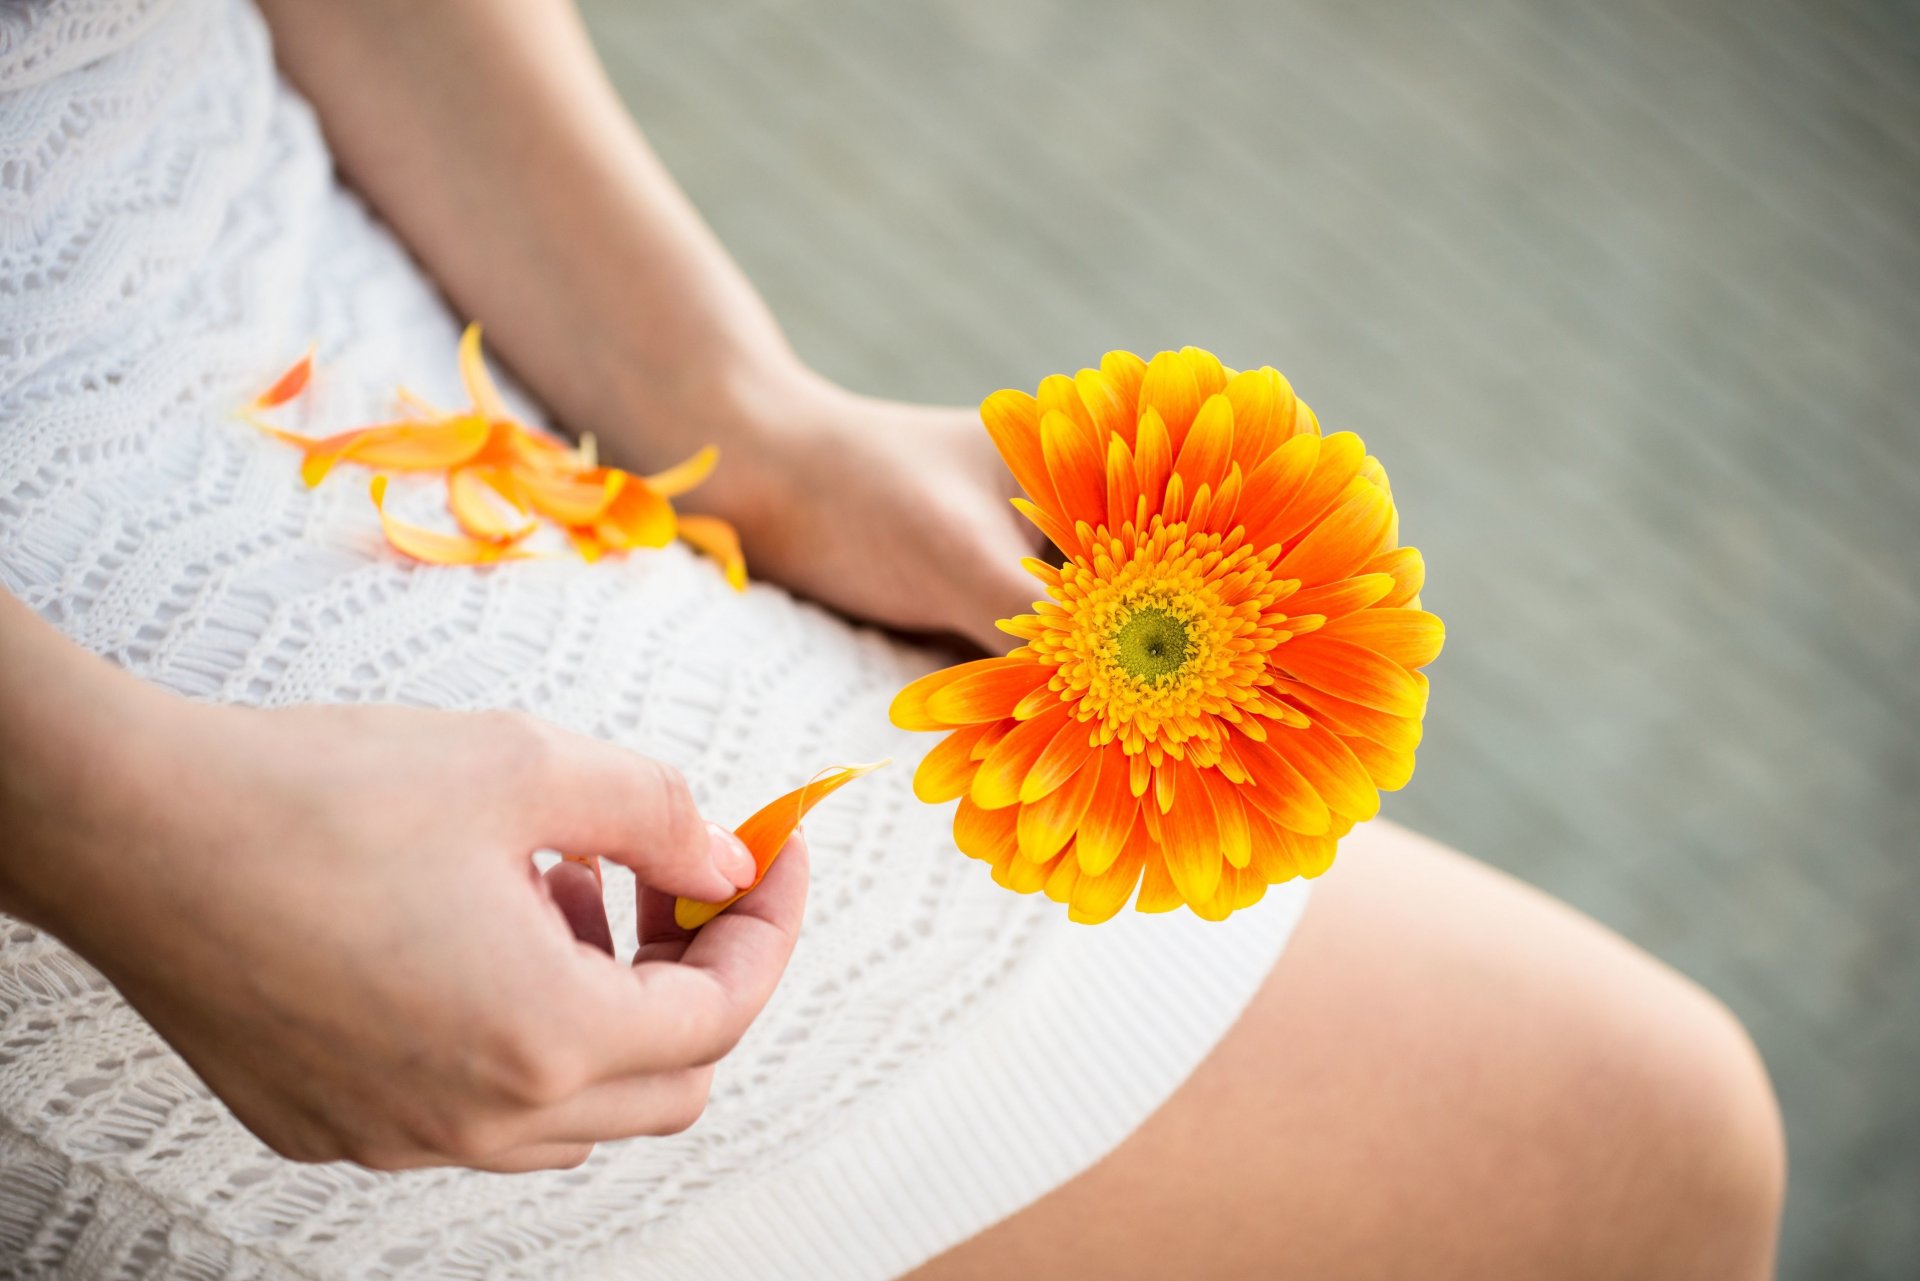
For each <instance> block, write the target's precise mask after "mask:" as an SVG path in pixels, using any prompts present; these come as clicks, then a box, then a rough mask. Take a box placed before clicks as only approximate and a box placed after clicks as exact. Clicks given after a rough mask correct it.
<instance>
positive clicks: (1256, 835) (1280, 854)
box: [1247, 805, 1300, 885]
mask: <svg viewBox="0 0 1920 1281" xmlns="http://www.w3.org/2000/svg"><path fill="white" fill-rule="evenodd" d="M1247 830H1248V843H1249V844H1250V845H1251V846H1252V847H1253V858H1252V860H1251V861H1250V862H1249V863H1248V864H1247V866H1248V867H1250V868H1251V869H1252V870H1253V873H1254V875H1255V876H1258V877H1259V878H1260V879H1262V880H1264V881H1266V882H1267V883H1268V884H1270V885H1277V884H1279V883H1280V882H1281V881H1290V880H1292V879H1293V878H1294V877H1296V876H1298V875H1299V874H1300V869H1299V867H1298V866H1297V865H1296V864H1295V863H1294V859H1293V840H1292V836H1293V834H1292V833H1290V832H1288V831H1287V830H1286V829H1285V828H1284V827H1281V826H1280V825H1279V824H1278V823H1276V822H1274V821H1273V820H1272V819H1271V818H1268V817H1267V816H1266V815H1265V814H1263V813H1262V812H1261V811H1260V810H1259V808H1258V807H1256V806H1252V805H1249V806H1248V807H1247Z"/></svg>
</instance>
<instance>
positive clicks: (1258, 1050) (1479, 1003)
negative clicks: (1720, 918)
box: [915, 824, 1784, 1281]
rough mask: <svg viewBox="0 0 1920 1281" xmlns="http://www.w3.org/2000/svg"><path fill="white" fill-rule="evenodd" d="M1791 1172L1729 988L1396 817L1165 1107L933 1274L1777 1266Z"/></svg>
mask: <svg viewBox="0 0 1920 1281" xmlns="http://www.w3.org/2000/svg"><path fill="white" fill-rule="evenodd" d="M1140 1017H1142V1018H1152V1017H1153V1012H1152V1011H1151V1010H1142V1011H1141V1012H1140ZM1783 1166H1784V1155H1783V1152H1782V1148H1781V1138H1780V1129H1779V1121H1778V1114H1777V1111H1776V1109H1775V1106H1774V1102H1773V1097H1772V1093H1771V1090H1770V1088H1769V1086H1768V1084H1767V1080H1766V1076H1765V1072H1764V1070H1763V1069H1762V1068H1761V1066H1760V1063H1759V1060H1758V1057H1757V1056H1756V1055H1755V1054H1754V1052H1753V1049H1752V1046H1751V1044H1750V1043H1749V1042H1748V1040H1747V1038H1746V1035H1745V1033H1744V1032H1743V1031H1742V1030H1741V1029H1740V1027H1739V1025H1738V1024H1737V1023H1735V1022H1734V1020H1733V1019H1732V1017H1731V1016H1730V1015H1728V1014H1727V1013H1726V1011H1725V1010H1724V1009H1723V1008H1722V1007H1721V1006H1719V1004H1718V1003H1716V1002H1715V1001H1714V1000H1713V999H1712V998H1711V997H1709V996H1707V995H1706V994H1705V993H1704V992H1702V991H1701V990H1700V989H1698V988H1697V987H1695V986H1693V985H1692V984H1691V983H1689V982H1687V981H1686V980H1684V979H1682V978H1680V977H1679V976H1678V975H1676V974H1675V973H1673V972H1672V971H1670V970H1668V969H1666V968H1665V967H1664V966H1662V965H1660V964H1659V963H1657V962H1655V961H1654V960H1652V959H1651V958H1650V957H1648V956H1646V955H1644V954H1643V953H1640V952H1638V951H1636V950H1635V949H1633V948H1632V947H1630V946H1629V945H1627V944H1626V943H1624V942H1623V941H1621V940H1620V939H1619V938H1617V937H1615V936H1614V935H1612V934H1610V933H1608V932H1606V931H1605V930H1603V929H1601V928H1600V927H1599V926H1597V925H1595V924H1594V923H1592V922H1591V921H1588V920H1587V919H1585V918H1584V917H1581V916H1579V915H1578V914H1576V913H1574V912H1572V911H1571V910H1569V909H1567V908H1565V907H1563V906H1561V905H1560V904H1558V903H1556V902H1554V901H1552V900H1551V899H1548V898H1547V897H1545V896H1544V895H1542V894H1540V893H1538V892H1536V891H1534V890H1532V889H1529V888H1528V887H1526V886H1524V885H1522V884H1520V883H1519V882H1516V881H1514V880H1512V879H1510V878H1508V877H1506V876H1503V875H1501V874H1499V873H1497V872H1494V871H1492V870H1490V869H1488V868H1486V867H1484V866H1481V865H1480V864H1477V863H1474V862H1472V861H1471V860H1468V859H1466V858H1463V857H1461V856H1460V855H1458V854H1455V853H1453V852H1452V851H1450V850H1447V849H1445V848H1443V847H1440V846H1438V845H1435V844H1433V843H1432V842H1429V841H1426V840H1424V839H1422V838H1420V837H1418V836H1416V835H1414V834H1412V833H1409V832H1407V831H1405V830H1404V829H1399V828H1395V827H1392V826H1390V825H1386V824H1374V825H1372V826H1371V827H1369V828H1363V829H1361V830H1360V831H1359V832H1356V833H1355V835H1354V837H1353V838H1351V839H1349V840H1348V841H1347V842H1346V843H1345V845H1344V847H1343V850H1342V854H1341V859H1340V862H1339V863H1338V864H1337V865H1336V866H1335V868H1334V870H1333V871H1332V872H1330V873H1328V875H1327V876H1326V877H1325V878H1324V880H1323V881H1322V882H1321V883H1320V885H1319V886H1318V887H1316V889H1315V891H1314V899H1313V903H1312V905H1311V906H1310V907H1309V909H1308V911H1307V915H1306V918H1305V920H1303V921H1302V922H1301V925H1300V927H1299V929H1298V931H1297V933H1296V934H1295V936H1294V939H1293V941H1292V942H1291V943H1290V944H1289V945H1288V947H1287V951H1286V953H1285V955H1284V956H1283V957H1282V959H1281V960H1280V962H1279V964H1278V965H1277V966H1276V967H1275V969H1274V972H1273V974H1272V975H1271V976H1270V977H1269V978H1268V980H1267V982H1266V985H1265V987H1264V988H1263V990H1262V991H1261V993H1260V994H1259V995H1258V996H1257V997H1256V998H1255V1000H1254V1002H1253V1003H1252V1005H1251V1006H1250V1007H1249V1008H1248V1010H1247V1012H1246V1014H1245V1015H1244V1016H1243V1017H1242V1019H1241V1021H1240V1022H1239V1023H1238V1024H1237V1025H1236V1026H1235V1028H1234V1029H1233V1030H1232V1031H1231V1032H1230V1033H1229V1034H1228V1036H1227V1037H1226V1039H1225V1040H1224V1041H1223V1042H1222V1043H1221V1045H1220V1046H1219V1047H1218V1048H1217V1049H1216V1050H1215V1051H1214V1053H1213V1054H1212V1056H1211V1057H1209V1058H1208V1059H1207V1061H1206V1062H1205V1063H1203V1064H1202V1065H1201V1067H1200V1068H1199V1070H1198V1071H1196V1072H1195V1073H1194V1075H1193V1077H1192V1079H1191V1080H1189V1081H1188V1082H1187V1084H1186V1085H1185V1086H1183V1087H1182V1088H1181V1089H1180V1090H1179V1091H1178V1092H1177V1093H1175V1094H1174V1096H1173V1097H1172V1098H1171V1099H1169V1100H1168V1102H1167V1103H1166V1104H1165V1106H1163V1107H1162V1108H1161V1109H1160V1111H1159V1112H1157V1113H1156V1114H1155V1115H1154V1116H1152V1117H1151V1118H1150V1119H1149V1120H1148V1121H1147V1122H1146V1123H1145V1124H1144V1125H1143V1126H1142V1127H1141V1128H1140V1129H1139V1130H1138V1131H1137V1132H1136V1133H1134V1134H1133V1135H1132V1136H1131V1137H1130V1138H1129V1139H1128V1140H1127V1141H1126V1142H1125V1143H1123V1144H1122V1145H1121V1146H1120V1147H1119V1148H1118V1149H1116V1150H1115V1151H1114V1152H1113V1153H1112V1154H1111V1155H1110V1156H1108V1157H1107V1158H1106V1159H1105V1160H1104V1161H1102V1162H1100V1163H1099V1164H1098V1165H1096V1166H1094V1167H1093V1168H1092V1169H1090V1170H1088V1171H1087V1172H1086V1173H1085V1174H1083V1175H1081V1176H1080V1177H1079V1178H1077V1179H1075V1180H1073V1181H1072V1182H1070V1183H1068V1184H1066V1185H1064V1186H1063V1187H1061V1188H1059V1189H1057V1190H1055V1191H1054V1192H1053V1193H1051V1194H1050V1195H1048V1196H1047V1197H1045V1198H1043V1199H1042V1200H1040V1201H1038V1202H1036V1203H1035V1204H1034V1205H1032V1206H1029V1207H1028V1208H1027V1209H1025V1210H1023V1211H1022V1212H1020V1213H1019V1214H1017V1215H1015V1216H1013V1217H1012V1218H1011V1219H1008V1220H1006V1221H1005V1222H1003V1223H1000V1224H998V1225H997V1226H995V1227H993V1228H991V1229H989V1230H988V1231H986V1232H984V1233H982V1234H981V1235H980V1236H978V1237H975V1238H974V1239H973V1240H971V1241H968V1242H966V1243H965V1244H963V1245H961V1246H959V1247H957V1248H956V1249H954V1250H952V1251H951V1252H949V1253H948V1254H946V1255H944V1256H942V1257H941V1258H939V1259H936V1260H935V1261H933V1262H932V1263H931V1264H929V1265H927V1266H926V1267H925V1268H924V1269H923V1270H922V1271H921V1272H919V1273H916V1274H915V1276H916V1281H958V1279H960V1278H1003V1277H1015V1276H1017V1277H1076V1278H1078V1277H1142V1278H1145V1277H1153V1278H1165V1277H1189V1276H1191V1277H1208V1278H1212V1277H1301V1278H1329V1279H1337V1278H1349V1277H1406V1276H1420V1277H1422V1278H1441V1277H1456V1276H1457V1277H1490V1276H1499V1277H1509V1276H1512V1277H1534V1276H1539V1277H1554V1278H1577V1277H1614V1276H1620V1277H1625V1276H1631V1277H1634V1278H1654V1277H1702V1278H1705V1277H1712V1278H1715V1281H1735V1279H1739V1278H1749V1277H1761V1276H1765V1275H1769V1274H1770V1271H1771V1260H1772V1252H1773V1236H1774V1230H1775V1224H1776V1219H1777V1215H1778V1210H1779V1201H1780V1196H1781V1188H1782V1182H1783V1179H1784V1168H1783Z"/></svg>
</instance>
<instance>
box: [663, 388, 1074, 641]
mask: <svg viewBox="0 0 1920 1281" xmlns="http://www.w3.org/2000/svg"><path fill="white" fill-rule="evenodd" d="M787 388H788V389H787V390H786V391H785V393H784V394H779V395H773V394H769V395H767V396H766V397H764V398H762V399H761V400H760V401H759V402H758V403H759V405H760V407H759V408H757V409H755V410H754V411H753V413H754V416H755V421H754V423H753V425H750V426H746V427H742V426H740V425H738V424H737V423H735V424H731V425H727V424H722V425H720V426H718V427H717V428H716V429H715V432H714V434H715V435H716V436H717V437H719V438H721V439H723V440H726V441H729V442H734V443H731V444H723V445H722V452H723V462H722V466H721V472H720V473H717V474H716V475H715V477H714V480H713V482H712V485H713V487H714V489H713V495H712V498H713V499H715V500H718V501H720V502H723V503H725V510H726V514H727V515H728V517H729V518H730V519H732V520H734V521H735V522H736V523H737V524H738V525H739V526H740V530H741V535H742V538H743V540H744V541H745V546H746V552H747V563H748V568H749V570H750V572H752V573H753V574H754V575H755V576H756V577H761V578H767V579H771V580H773V581H776V582H779V583H781V584H783V585H784V586H786V587H789V588H791V589H792V590H794V591H796V592H798V593H799V594H801V595H803V596H807V597H811V598H812V599H814V600H818V601H821V602H822V603H824V604H827V605H831V606H833V607H835V608H836V609H839V610H841V611H842V612H844V613H846V614H849V615H851V616H853V617H855V618H860V619H865V620H868V621H871V622H876V623H880V624H882V625H884V626H887V627H893V628H899V629H903V630H907V631H925V632H954V633H958V634H960V635H962V636H965V637H966V638H968V639H969V640H971V641H973V642H974V643H975V644H977V645H980V646H981V647H983V648H985V649H987V650H989V651H991V652H993V653H1004V652H1006V651H1007V650H1008V649H1010V648H1012V646H1013V645H1014V644H1016V643H1017V642H1015V641H1014V640H1013V639H1012V638H1011V637H1009V636H1007V635H1006V633H1004V632H1002V631H1000V630H999V629H998V628H996V627H995V626H994V620H996V619H1000V618H1007V617H1010V616H1012V615H1014V614H1021V613H1027V612H1028V611H1029V610H1030V609H1031V607H1032V602H1033V601H1034V600H1035V599H1036V598H1037V597H1039V596H1041V595H1043V594H1044V589H1043V588H1042V587H1041V586H1040V584H1039V583H1038V582H1037V581H1035V579H1034V578H1033V576H1032V575H1031V574H1029V573H1028V572H1027V571H1026V570H1025V569H1023V568H1022V567H1021V564H1020V562H1021V561H1022V559H1024V558H1025V557H1028V556H1033V555H1037V554H1039V552H1040V550H1041V548H1042V547H1043V546H1044V540H1043V539H1042V538H1041V537H1040V535H1039V533H1038V531H1036V530H1035V529H1034V527H1033V526H1032V525H1031V524H1029V523H1028V522H1027V520H1026V519H1025V518H1024V517H1022V516H1021V515H1020V514H1019V513H1018V512H1017V511H1016V510H1014V508H1013V505H1012V504H1011V503H1010V502H1009V501H1008V500H1009V499H1011V498H1012V497H1013V496H1015V495H1016V494H1018V493H1019V489H1018V487H1017V486H1016V485H1015V484H1014V481H1013V477H1012V475H1011V474H1010V473H1009V472H1008V471H1007V469H1006V466H1005V464H1003V463H1002V462H1001V461H1000V457H999V455H998V454H997V453H995V452H994V448H993V443H992V441H991V440H989V439H988V436H987V432H986V429H985V428H984V427H982V426H981V425H980V420H979V418H978V417H977V416H976V415H974V414H973V413H971V412H969V411H967V410H963V409H946V408H933V407H929V406H925V405H910V404H901V403H899V402H895V401H886V400H876V399H872V398H869V397H865V396H858V395H855V394H853V393H851V392H848V391H844V390H842V389H840V388H838V387H836V386H832V385H830V384H827V383H824V382H822V381H820V380H817V379H814V378H812V377H811V376H807V377H803V378H800V379H797V380H795V381H793V382H789V383H788V384H787ZM728 471H732V472H733V475H732V476H727V475H725V473H727V472H728ZM707 497H708V496H707V495H706V494H705V493H704V492H703V491H700V490H696V491H695V492H694V493H693V494H690V495H689V496H688V497H687V498H686V499H684V500H682V501H683V502H684V503H685V504H686V505H687V506H689V507H691V508H698V507H700V506H701V505H702V502H703V500H706V499H707Z"/></svg>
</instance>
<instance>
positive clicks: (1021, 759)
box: [935, 694, 1068, 810]
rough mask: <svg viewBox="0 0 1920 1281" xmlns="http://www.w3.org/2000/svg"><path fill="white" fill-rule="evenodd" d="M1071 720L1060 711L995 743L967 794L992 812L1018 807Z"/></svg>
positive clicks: (1020, 726) (1019, 727)
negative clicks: (1030, 777)
mask: <svg viewBox="0 0 1920 1281" xmlns="http://www.w3.org/2000/svg"><path fill="white" fill-rule="evenodd" d="M935 697H936V698H937V697H939V695H937V694H936V695H935ZM1067 716H1068V712H1067V709H1066V708H1064V707H1060V708H1056V709H1055V710H1053V711H1051V712H1048V713H1046V714H1045V715H1042V716H1036V717H1034V718H1033V719H1032V720H1030V721H1021V722H1020V723H1019V724H1017V725H1015V726H1014V727H1013V728H1012V729H1011V730H1009V731H1007V736H1006V737H1005V738H1003V739H1001V740H1000V741H999V742H997V743H995V744H994V745H993V749H992V750H991V751H989V752H988V753H987V754H986V756H985V758H983V759H982V760H981V762H980V772H979V773H977V774H975V775H974V776H973V786H972V787H971V788H970V789H969V790H968V793H967V794H968V795H969V796H971V797H972V798H973V803H974V804H975V805H978V806H980V807H981V808H983V809H990V810H993V809H1004V808H1006V807H1007V806H1009V805H1015V804H1018V803H1019V801H1020V783H1021V781H1022V780H1023V779H1025V778H1026V776H1027V771H1028V770H1030V769H1032V768H1033V763H1034V762H1035V761H1036V760H1038V759H1039V758H1040V753H1041V752H1043V751H1045V750H1046V746H1047V744H1048V743H1050V742H1052V741H1053V736H1054V735H1055V734H1057V733H1059V732H1060V727H1061V726H1062V725H1063V724H1065V723H1066V720H1067Z"/></svg>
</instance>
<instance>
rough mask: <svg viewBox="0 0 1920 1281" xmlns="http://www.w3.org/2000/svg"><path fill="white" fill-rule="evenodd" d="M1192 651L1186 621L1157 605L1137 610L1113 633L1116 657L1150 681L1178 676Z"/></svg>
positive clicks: (1132, 672)
mask: <svg viewBox="0 0 1920 1281" xmlns="http://www.w3.org/2000/svg"><path fill="white" fill-rule="evenodd" d="M1192 652H1193V639H1192V636H1191V634H1190V633H1189V632H1188V630H1187V625H1186V624H1185V623H1183V622H1181V621H1180V620H1179V619H1178V618H1176V617H1175V616H1174V615H1172V614H1169V613H1168V612H1167V611H1166V610H1164V609H1162V608H1160V607H1159V606H1157V605H1148V606H1145V607H1144V608H1141V609H1136V610H1134V611H1133V613H1132V614H1130V615H1128V617H1127V621H1126V622H1124V623H1122V624H1120V630H1119V631H1117V632H1115V633H1114V634H1113V657H1114V661H1115V662H1117V663H1119V664H1120V666H1121V667H1122V668H1124V669H1126V671H1127V673H1128V675H1130V676H1132V677H1134V678H1135V679H1136V680H1141V681H1145V682H1147V683H1148V684H1155V685H1157V684H1159V683H1161V682H1162V681H1167V680H1171V679H1172V678H1173V677H1175V676H1177V675H1178V674H1179V672H1180V669H1181V668H1182V667H1185V666H1186V663H1187V655H1189V654H1191V653H1192Z"/></svg>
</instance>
